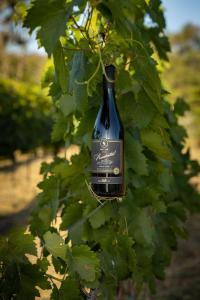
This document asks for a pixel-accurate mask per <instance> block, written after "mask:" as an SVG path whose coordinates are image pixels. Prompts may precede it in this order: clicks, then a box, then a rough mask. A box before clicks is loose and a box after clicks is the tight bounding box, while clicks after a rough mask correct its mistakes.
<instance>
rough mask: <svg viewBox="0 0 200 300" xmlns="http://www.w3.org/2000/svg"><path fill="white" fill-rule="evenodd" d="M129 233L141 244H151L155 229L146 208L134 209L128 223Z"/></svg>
mask: <svg viewBox="0 0 200 300" xmlns="http://www.w3.org/2000/svg"><path fill="white" fill-rule="evenodd" d="M129 233H130V235H131V236H132V237H133V238H134V240H135V241H136V242H137V243H138V244H140V245H141V246H145V245H146V246H152V245H153V241H154V236H155V231H154V227H153V223H152V219H151V217H150V216H149V215H148V213H147V211H146V210H144V209H143V210H142V209H136V210H135V212H134V215H133V217H132V222H131V223H130V225H129Z"/></svg>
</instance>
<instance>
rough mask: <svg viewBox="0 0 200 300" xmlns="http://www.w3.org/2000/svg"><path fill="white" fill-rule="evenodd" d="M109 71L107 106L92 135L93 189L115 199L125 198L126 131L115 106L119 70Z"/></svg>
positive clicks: (111, 68)
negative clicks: (116, 77)
mask: <svg viewBox="0 0 200 300" xmlns="http://www.w3.org/2000/svg"><path fill="white" fill-rule="evenodd" d="M105 71H106V74H107V78H105V76H104V77H103V103H102V105H101V107H100V110H99V112H98V115H97V118H96V122H95V126H94V131H93V134H92V176H91V187H92V190H93V192H94V193H95V194H96V195H98V196H100V197H102V198H103V197H108V198H114V197H121V196H123V194H124V130H123V126H122V123H121V120H120V116H119V112H118V110H117V106H116V102H115V90H114V72H115V68H114V66H112V65H110V66H107V67H106V68H105Z"/></svg>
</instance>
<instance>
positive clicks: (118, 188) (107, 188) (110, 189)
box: [91, 184, 124, 200]
mask: <svg viewBox="0 0 200 300" xmlns="http://www.w3.org/2000/svg"><path fill="white" fill-rule="evenodd" d="M91 188H92V191H93V193H94V194H95V195H97V196H98V197H101V198H102V200H103V199H104V198H105V200H106V198H108V200H112V199H109V198H113V199H114V198H122V197H123V196H124V188H123V186H122V185H118V184H109V185H106V184H92V185H91Z"/></svg>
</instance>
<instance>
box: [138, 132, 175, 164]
mask: <svg viewBox="0 0 200 300" xmlns="http://www.w3.org/2000/svg"><path fill="white" fill-rule="evenodd" d="M141 139H142V143H143V144H144V145H145V146H146V147H147V148H149V149H150V150H151V151H153V152H154V153H155V154H156V156H158V157H159V158H163V159H166V160H171V159H172V155H171V153H170V149H169V147H168V145H167V144H166V142H165V140H164V139H163V138H162V136H161V135H160V134H158V133H157V132H155V131H153V130H151V129H144V130H142V132H141Z"/></svg>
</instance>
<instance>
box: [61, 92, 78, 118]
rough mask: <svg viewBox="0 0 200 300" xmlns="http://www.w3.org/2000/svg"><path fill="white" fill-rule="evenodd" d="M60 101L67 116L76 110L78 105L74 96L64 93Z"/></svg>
mask: <svg viewBox="0 0 200 300" xmlns="http://www.w3.org/2000/svg"><path fill="white" fill-rule="evenodd" d="M59 102H60V109H61V111H62V112H63V114H64V115H65V116H66V117H67V116H68V115H70V114H71V113H72V112H74V111H75V110H76V107H77V106H76V102H75V98H74V96H71V95H68V94H65V95H62V96H61V98H60V99H59Z"/></svg>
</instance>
